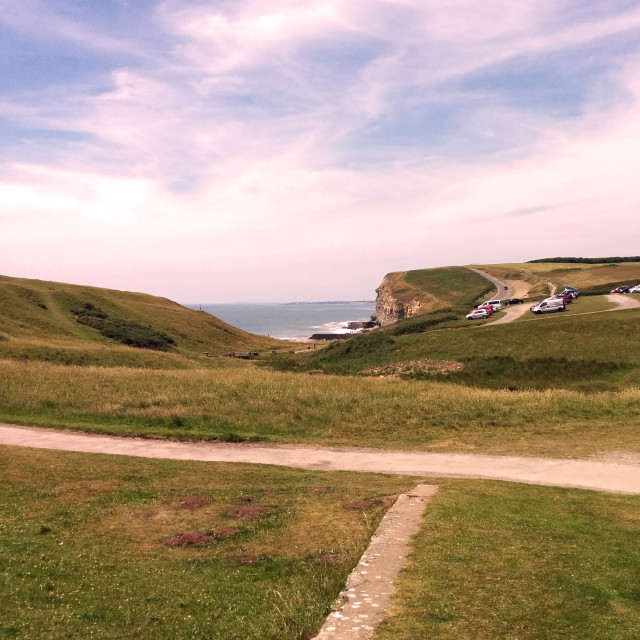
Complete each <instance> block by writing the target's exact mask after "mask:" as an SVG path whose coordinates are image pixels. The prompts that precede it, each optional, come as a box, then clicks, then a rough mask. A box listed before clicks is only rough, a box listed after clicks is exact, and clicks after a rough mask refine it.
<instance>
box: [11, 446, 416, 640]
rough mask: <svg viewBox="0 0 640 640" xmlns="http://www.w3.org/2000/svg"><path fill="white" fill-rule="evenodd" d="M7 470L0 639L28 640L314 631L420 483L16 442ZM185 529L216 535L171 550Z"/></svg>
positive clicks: (277, 635)
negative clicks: (390, 513)
mask: <svg viewBox="0 0 640 640" xmlns="http://www.w3.org/2000/svg"><path fill="white" fill-rule="evenodd" d="M0 469H1V473H0V598H1V599H2V615H1V616H0V637H2V638H22V639H26V638H28V639H32V638H50V639H51V640H58V639H62V638H90V637H95V638H101V639H109V638H114V639H115V638H117V639H120V638H154V639H165V638H166V639H171V640H176V639H180V638H211V639H220V640H222V639H224V640H233V639H242V640H246V639H251V638H254V639H260V640H264V639H268V638H272V639H274V640H275V639H277V640H282V639H285V640H286V639H291V640H293V639H296V640H297V639H299V638H310V637H312V635H313V633H314V632H315V631H316V630H317V629H318V627H319V626H320V624H321V623H322V621H323V618H324V616H325V615H326V614H327V612H328V608H329V606H330V605H331V604H332V602H333V600H334V599H335V598H336V596H337V594H338V592H339V591H340V589H341V588H342V586H343V585H344V581H345V580H346V576H347V575H348V573H349V571H350V570H351V569H352V567H353V566H354V565H355V564H356V562H357V559H358V558H359V557H360V555H361V553H362V551H364V549H365V548H366V546H367V545H368V542H369V538H370V536H371V535H372V533H373V531H374V530H375V527H376V526H377V523H378V521H379V520H380V518H381V517H382V515H383V514H384V512H385V510H386V509H387V508H388V506H389V505H390V501H391V499H392V497H390V496H391V495H392V494H395V493H396V492H399V491H402V490H406V489H408V488H410V487H412V486H414V484H415V480H412V479H408V478H399V477H385V476H382V475H372V474H355V473H319V472H317V473H316V472H306V471H292V470H286V469H280V468H276V467H257V466H250V465H225V464H214V463H189V462H174V461H162V460H132V459H128V458H125V457H114V456H98V455H82V454H71V453H65V452H47V451H35V450H28V449H20V448H7V447H0ZM363 499H364V500H371V508H370V509H363V508H355V509H354V508H348V507H347V506H345V505H349V504H350V503H351V502H354V501H357V500H363ZM256 507H264V508H270V509H271V511H269V512H268V513H263V514H262V515H259V516H255V517H242V518H240V519H238V518H237V517H234V516H233V515H231V513H232V511H233V510H234V509H236V510H237V509H241V510H244V511H243V512H242V513H245V514H246V513H247V511H246V510H247V509H249V510H250V509H254V512H253V513H254V514H255V508H256ZM236 513H237V512H236ZM187 533H190V534H193V533H197V534H199V535H200V536H209V538H211V540H210V541H209V542H208V543H207V544H205V545H204V546H189V547H181V546H171V545H168V544H165V541H166V540H168V539H172V538H174V537H176V536H178V535H181V534H187Z"/></svg>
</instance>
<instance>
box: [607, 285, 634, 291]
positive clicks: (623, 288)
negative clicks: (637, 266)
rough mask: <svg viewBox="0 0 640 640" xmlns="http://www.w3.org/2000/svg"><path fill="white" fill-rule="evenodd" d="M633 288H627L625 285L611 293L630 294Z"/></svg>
mask: <svg viewBox="0 0 640 640" xmlns="http://www.w3.org/2000/svg"><path fill="white" fill-rule="evenodd" d="M630 288H631V287H629V286H627V285H623V286H621V287H616V288H615V289H613V290H612V291H611V293H629V289H630Z"/></svg>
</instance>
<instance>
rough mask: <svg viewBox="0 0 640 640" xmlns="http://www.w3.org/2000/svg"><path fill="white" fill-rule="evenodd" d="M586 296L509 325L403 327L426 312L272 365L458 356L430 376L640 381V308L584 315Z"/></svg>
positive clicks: (329, 367)
mask: <svg viewBox="0 0 640 640" xmlns="http://www.w3.org/2000/svg"><path fill="white" fill-rule="evenodd" d="M580 302H581V301H580V298H578V300H577V301H576V302H574V303H573V304H572V305H571V306H570V307H569V310H568V311H566V312H565V313H564V314H554V315H552V316H544V317H527V318H526V319H525V320H523V321H520V322H514V323H509V324H506V325H499V326H491V325H490V324H488V325H486V326H479V325H478V326H476V327H475V328H457V329H436V330H429V328H428V327H427V328H426V331H425V332H423V333H413V332H411V331H406V330H404V329H403V326H409V327H410V326H411V324H412V323H415V324H416V325H417V326H422V323H424V322H425V320H426V319H427V318H429V316H420V317H419V318H417V319H415V320H408V321H405V322H406V325H401V324H398V325H391V326H389V327H386V328H383V329H379V330H376V331H373V332H370V333H367V334H363V335H361V336H358V337H355V338H353V339H351V340H348V341H345V342H341V343H335V344H331V345H329V346H328V347H327V348H326V349H323V350H322V351H318V352H316V353H312V354H311V355H309V356H308V357H303V356H298V355H296V356H293V355H281V356H277V357H276V356H274V358H273V360H272V361H271V364H272V366H274V367H275V368H278V369H280V370H285V369H292V370H300V371H306V370H313V369H321V370H323V371H325V372H327V373H334V374H350V375H353V374H359V373H361V372H363V371H364V370H366V369H368V368H371V367H376V366H380V365H383V364H387V363H390V362H401V361H413V360H417V359H420V358H431V359H436V360H439V359H440V360H455V361H458V362H461V363H463V364H464V368H463V369H462V370H461V371H460V372H456V373H450V374H447V375H446V376H435V377H434V376H432V375H430V376H428V377H429V379H430V380H434V379H435V380H438V379H439V380H442V381H447V382H450V383H457V384H464V385H470V386H478V387H484V388H496V389H500V388H512V389H527V388H531V389H549V388H559V387H562V388H571V389H580V390H583V391H599V390H605V389H621V388H624V387H626V386H629V385H636V384H640V349H639V348H638V346H639V342H638V341H639V338H638V331H637V327H638V322H639V321H640V310H637V309H629V310H624V311H612V312H607V313H593V314H585V315H579V313H580ZM531 315H532V314H529V316H531ZM438 317H439V316H438V315H435V314H434V318H438ZM408 377H415V376H408ZM423 377H426V376H423Z"/></svg>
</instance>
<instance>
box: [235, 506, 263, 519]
mask: <svg viewBox="0 0 640 640" xmlns="http://www.w3.org/2000/svg"><path fill="white" fill-rule="evenodd" d="M272 511H273V507H236V508H235V509H231V511H229V515H230V516H231V517H232V518H237V519H238V520H242V519H244V518H257V517H259V516H263V515H264V514H265V513H271V512H272Z"/></svg>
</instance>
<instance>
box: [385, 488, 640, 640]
mask: <svg viewBox="0 0 640 640" xmlns="http://www.w3.org/2000/svg"><path fill="white" fill-rule="evenodd" d="M444 484H445V488H441V493H440V494H438V496H437V497H436V499H435V501H434V502H432V503H431V504H430V506H429V507H428V511H427V516H426V518H425V523H424V526H423V527H422V530H421V532H420V533H419V535H418V536H417V538H416V540H415V545H414V549H413V552H412V554H411V556H410V557H409V567H408V568H407V569H406V570H405V571H404V572H403V573H402V574H401V580H399V582H398V587H397V598H396V600H395V602H394V607H393V611H392V613H393V614H395V615H393V617H391V619H389V620H388V621H386V622H384V623H383V624H382V626H381V627H380V628H379V630H378V633H377V634H376V636H375V637H376V640H415V639H416V638H429V639H433V640H460V639H461V638H462V639H469V640H471V639H476V638H491V639H492V640H498V639H503V640H507V639H511V638H518V639H519V640H541V639H542V638H546V639H549V640H551V639H555V638H570V639H573V640H584V639H586V638H593V639H595V638H597V639H598V640H614V639H615V640H623V639H624V640H635V639H636V638H638V637H640V587H639V584H640V583H639V581H638V576H640V546H638V544H637V540H638V536H639V535H640V518H639V517H638V514H639V513H640V498H639V497H637V496H634V497H629V496H614V495H605V494H598V493H591V492H585V491H577V490H570V489H548V488H541V487H531V486H526V485H513V484H499V483H495V482H477V483H466V482H464V483H463V482H446V483H444Z"/></svg>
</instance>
